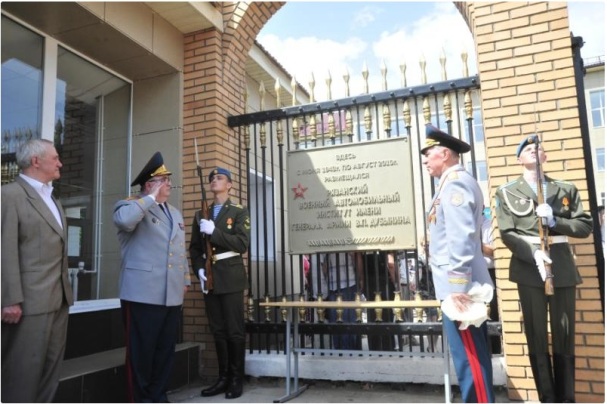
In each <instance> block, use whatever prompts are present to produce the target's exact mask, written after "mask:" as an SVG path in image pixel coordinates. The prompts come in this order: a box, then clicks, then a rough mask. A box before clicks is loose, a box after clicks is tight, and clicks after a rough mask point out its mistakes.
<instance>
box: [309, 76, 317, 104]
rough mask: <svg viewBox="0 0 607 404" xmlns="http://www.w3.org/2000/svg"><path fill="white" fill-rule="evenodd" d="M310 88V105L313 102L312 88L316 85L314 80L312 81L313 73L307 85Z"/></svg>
mask: <svg viewBox="0 0 607 404" xmlns="http://www.w3.org/2000/svg"><path fill="white" fill-rule="evenodd" d="M308 85H309V87H310V104H311V103H313V102H314V101H315V99H314V86H315V85H316V80H315V79H314V73H310V82H309V83H308Z"/></svg>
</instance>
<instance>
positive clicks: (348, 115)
mask: <svg viewBox="0 0 607 404" xmlns="http://www.w3.org/2000/svg"><path fill="white" fill-rule="evenodd" d="M346 135H348V136H353V135H354V123H353V121H352V112H350V110H347V111H346Z"/></svg>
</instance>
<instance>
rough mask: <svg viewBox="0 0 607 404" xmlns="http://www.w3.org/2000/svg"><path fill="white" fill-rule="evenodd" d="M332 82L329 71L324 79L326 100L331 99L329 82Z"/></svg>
mask: <svg viewBox="0 0 607 404" xmlns="http://www.w3.org/2000/svg"><path fill="white" fill-rule="evenodd" d="M332 81H333V79H332V78H331V71H330V70H329V71H328V76H327V78H326V79H325V83H327V100H332V99H333V97H332V96H331V82H332Z"/></svg>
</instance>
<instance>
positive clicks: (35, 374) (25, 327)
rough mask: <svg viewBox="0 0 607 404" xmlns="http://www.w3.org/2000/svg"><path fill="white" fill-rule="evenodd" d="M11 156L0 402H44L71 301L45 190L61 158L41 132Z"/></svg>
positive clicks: (56, 214) (61, 240)
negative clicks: (15, 172) (15, 173)
mask: <svg viewBox="0 0 607 404" xmlns="http://www.w3.org/2000/svg"><path fill="white" fill-rule="evenodd" d="M16 157H17V164H18V165H19V168H20V169H21V174H20V175H19V177H18V178H17V179H16V181H15V182H13V183H11V184H7V185H4V186H3V187H2V402H51V401H52V400H53V398H54V396H55V392H56V390H57V386H58V385H59V372H60V365H61V362H62V360H63V354H64V352H65V343H66V336H67V322H68V315H69V313H68V311H69V306H70V305H71V304H72V288H71V286H70V283H69V280H68V268H67V223H66V221H65V215H64V213H63V208H62V207H61V204H60V203H59V201H58V200H57V199H55V197H54V196H53V195H52V192H53V186H52V181H53V180H57V179H59V177H60V172H59V169H60V168H61V166H62V165H61V161H60V160H59V155H58V154H57V151H56V150H55V147H54V146H53V143H52V142H50V141H48V140H40V139H35V140H30V141H28V142H26V143H25V144H24V145H23V146H21V147H20V148H19V150H18V151H17V156H16Z"/></svg>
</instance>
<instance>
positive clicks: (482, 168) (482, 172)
mask: <svg viewBox="0 0 607 404" xmlns="http://www.w3.org/2000/svg"><path fill="white" fill-rule="evenodd" d="M467 167H468V172H469V173H470V174H472V175H473V176H474V177H475V178H476V179H477V181H487V180H488V177H487V162H486V161H484V160H480V161H477V162H476V172H477V175H474V172H473V171H474V170H473V169H472V162H471V161H469V162H468V164H467Z"/></svg>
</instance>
